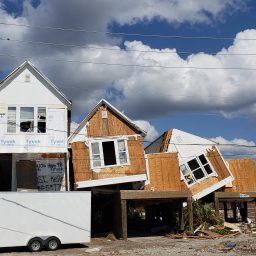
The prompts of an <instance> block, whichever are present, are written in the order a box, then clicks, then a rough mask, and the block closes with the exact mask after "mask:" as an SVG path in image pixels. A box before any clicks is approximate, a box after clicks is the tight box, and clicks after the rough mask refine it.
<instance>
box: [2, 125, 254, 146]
mask: <svg viewBox="0 0 256 256" xmlns="http://www.w3.org/2000/svg"><path fill="white" fill-rule="evenodd" d="M1 124H2V125H8V123H1ZM9 124H10V123H9ZM12 125H13V126H16V127H18V128H20V127H21V125H20V124H17V123H12ZM34 128H35V129H37V128H41V127H40V126H34ZM45 129H46V130H49V131H55V132H62V133H67V131H64V130H59V129H52V128H47V127H46V128H45ZM13 134H16V133H13ZM24 134H30V133H29V132H28V133H26V132H24ZM31 134H35V133H31ZM37 134H38V135H40V134H41V133H37ZM72 135H84V136H85V134H84V133H80V132H73V133H71V136H72ZM113 139H114V138H113ZM95 140H97V139H95ZM129 141H138V140H135V139H130V140H129ZM212 141H213V140H212ZM144 142H146V143H157V144H162V142H157V141H147V140H143V141H142V143H144ZM213 142H214V143H216V145H217V146H229V147H230V146H232V147H244V148H256V145H245V144H237V143H219V142H216V141H213ZM168 144H172V145H179V146H213V144H212V143H168Z"/></svg>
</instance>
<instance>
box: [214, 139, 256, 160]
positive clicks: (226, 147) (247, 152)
mask: <svg viewBox="0 0 256 256" xmlns="http://www.w3.org/2000/svg"><path fill="white" fill-rule="evenodd" d="M211 140H213V141H215V142H217V143H219V144H220V145H219V146H218V148H219V149H220V151H221V152H222V154H223V157H224V158H226V159H231V158H245V157H249V158H252V157H256V144H255V142H253V141H248V140H245V139H237V138H235V139H233V140H227V139H225V138H223V137H221V136H219V137H216V138H212V139H211Z"/></svg>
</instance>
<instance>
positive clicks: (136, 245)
mask: <svg viewBox="0 0 256 256" xmlns="http://www.w3.org/2000/svg"><path fill="white" fill-rule="evenodd" d="M233 247H234V248H233ZM0 253H1V256H2V255H3V256H4V255H9V256H25V255H38V256H43V255H47V256H48V255H49V256H50V255H54V256H60V255H76V256H82V255H92V256H105V255H114V256H118V255H123V256H124V255H130V256H132V255H136V256H137V255H152V256H153V255H158V256H165V255H166V256H167V255H168V256H170V255H175V256H185V255H186V256H187V255H189V256H194V255H198V256H200V255H202V256H205V255H207V256H208V255H216V256H217V255H218V256H219V255H227V256H238V255H256V237H250V236H248V235H240V236H238V237H235V238H225V239H224V238H218V239H207V240H188V239H172V238H167V237H160V236H159V237H144V238H143V237H140V238H129V239H128V240H127V241H123V240H114V241H112V240H109V239H107V238H95V239H93V240H92V242H91V243H90V244H87V245H75V246H65V247H62V248H61V249H59V250H58V251H53V252H47V251H42V252H39V253H29V252H28V251H27V249H26V248H23V247H22V248H16V249H15V250H14V249H6V248H4V249H0Z"/></svg>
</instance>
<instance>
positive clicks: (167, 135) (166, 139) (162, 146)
mask: <svg viewBox="0 0 256 256" xmlns="http://www.w3.org/2000/svg"><path fill="white" fill-rule="evenodd" d="M175 131H178V132H182V133H185V134H189V135H191V136H194V137H197V138H200V139H203V140H207V141H209V145H214V144H215V145H216V144H217V143H216V142H215V141H213V140H210V139H207V138H203V137H200V136H197V135H194V134H192V133H187V132H184V131H181V130H178V129H175V128H172V129H169V130H167V131H165V132H164V133H163V134H161V135H160V136H159V137H158V138H157V139H155V140H154V141H153V142H152V143H150V144H149V145H148V146H147V147H146V148H145V152H146V153H152V152H150V148H152V149H153V151H154V153H161V152H168V146H169V144H170V141H171V140H172V137H173V135H174V134H175ZM154 144H157V145H155V146H153V145H154ZM184 145H186V144H184ZM186 146H189V144H187V145H186ZM147 151H148V152H147Z"/></svg>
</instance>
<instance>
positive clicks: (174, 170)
mask: <svg viewBox="0 0 256 256" xmlns="http://www.w3.org/2000/svg"><path fill="white" fill-rule="evenodd" d="M147 157H148V163H149V177H150V184H148V185H147V186H146V188H145V189H146V190H154V191H186V190H188V189H187V187H186V186H185V184H184V183H183V182H182V181H181V180H180V169H179V162H178V156H177V153H159V154H148V155H147Z"/></svg>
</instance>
